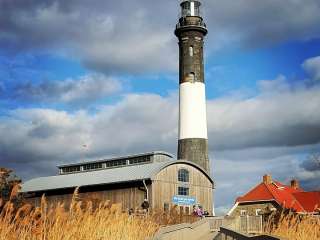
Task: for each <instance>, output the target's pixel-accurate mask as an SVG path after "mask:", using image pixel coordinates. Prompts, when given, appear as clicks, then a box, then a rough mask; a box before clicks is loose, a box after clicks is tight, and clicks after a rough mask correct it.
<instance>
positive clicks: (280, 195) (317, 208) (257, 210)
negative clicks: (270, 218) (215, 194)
mask: <svg viewBox="0 0 320 240" xmlns="http://www.w3.org/2000/svg"><path fill="white" fill-rule="evenodd" d="M284 209H286V210H291V211H293V212H296V213H300V214H319V213H320V191H313V192H306V191H304V190H303V189H302V188H301V187H300V186H299V182H298V181H297V180H292V181H291V183H290V185H284V184H282V183H280V182H278V181H275V180H273V179H272V177H271V176H270V175H265V176H263V181H262V182H261V183H260V184H258V185H257V186H255V187H254V188H253V189H251V190H250V191H249V192H248V193H246V194H245V195H243V196H241V197H238V198H237V199H236V201H235V205H234V206H233V207H232V209H231V210H230V211H229V213H228V214H227V215H228V216H246V215H250V216H253V215H262V214H266V213H270V212H272V211H277V210H284Z"/></svg>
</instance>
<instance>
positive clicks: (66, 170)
mask: <svg viewBox="0 0 320 240" xmlns="http://www.w3.org/2000/svg"><path fill="white" fill-rule="evenodd" d="M62 171H63V173H72V172H80V166H72V167H65V168H62Z"/></svg>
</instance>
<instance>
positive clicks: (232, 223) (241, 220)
mask: <svg viewBox="0 0 320 240" xmlns="http://www.w3.org/2000/svg"><path fill="white" fill-rule="evenodd" d="M207 220H208V221H209V224H210V228H211V230H212V231H219V230H220V228H221V227H227V228H229V229H232V230H235V231H239V232H243V233H247V234H259V233H262V232H263V223H262V216H241V217H209V218H207Z"/></svg>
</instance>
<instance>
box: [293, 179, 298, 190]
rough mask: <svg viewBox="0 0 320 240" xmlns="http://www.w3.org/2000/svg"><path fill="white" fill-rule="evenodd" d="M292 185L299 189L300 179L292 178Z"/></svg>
mask: <svg viewBox="0 0 320 240" xmlns="http://www.w3.org/2000/svg"><path fill="white" fill-rule="evenodd" d="M291 187H292V188H294V189H298V188H299V181H298V180H297V179H292V180H291Z"/></svg>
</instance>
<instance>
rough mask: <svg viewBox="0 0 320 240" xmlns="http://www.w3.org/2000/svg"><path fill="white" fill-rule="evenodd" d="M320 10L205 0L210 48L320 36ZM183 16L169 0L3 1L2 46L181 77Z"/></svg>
mask: <svg viewBox="0 0 320 240" xmlns="http://www.w3.org/2000/svg"><path fill="white" fill-rule="evenodd" d="M319 10H320V3H319V1H318V0H298V1H297V0H288V1H278V0H270V1H256V0H239V1H236V2H235V1H232V0H226V1H218V0H210V1H209V0H207V1H204V9H203V11H204V14H205V18H206V21H207V23H208V24H207V25H208V27H209V31H210V35H209V39H208V42H210V44H208V47H209V48H210V49H211V50H212V49H216V48H220V47H223V46H226V45H228V44H229V43H230V42H232V43H235V42H236V43H238V44H239V45H241V46H250V47H252V46H260V45H265V44H274V43H279V42H283V41H287V40H308V39H312V38H318V37H319V36H320V30H319V27H318V26H319V23H320V16H319V14H318V12H319ZM178 11H179V6H178V1H169V0H164V1H147V0H139V1H138V0H131V1H129V2H128V1H125V0H119V1H101V0H92V1H90V2H88V1H85V0H78V1H75V0H70V1H62V0H43V1H37V0H26V1H18V0H1V1H0V46H2V48H3V49H11V50H13V51H23V50H26V49H39V50H42V51H45V52H50V53H56V52H57V50H59V51H62V52H65V53H67V54H68V55H69V56H76V57H79V58H81V60H82V62H83V63H84V64H85V65H86V66H88V67H90V68H92V69H95V70H98V71H102V72H107V73H110V72H124V71H127V72H139V73H141V72H146V71H163V70H169V71H176V69H177V62H178V59H177V57H178V55H177V48H176V41H177V40H175V37H174V35H173V28H174V25H175V23H176V22H177V18H178ZM210 49H209V50H210Z"/></svg>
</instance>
